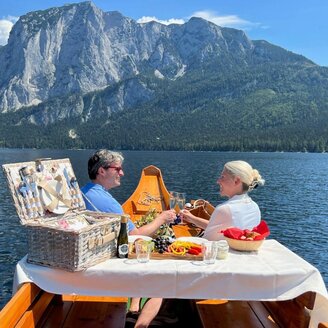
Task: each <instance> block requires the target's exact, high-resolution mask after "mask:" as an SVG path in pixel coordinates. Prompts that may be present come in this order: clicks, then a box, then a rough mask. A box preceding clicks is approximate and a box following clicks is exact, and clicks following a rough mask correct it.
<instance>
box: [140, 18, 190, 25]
mask: <svg viewBox="0 0 328 328" xmlns="http://www.w3.org/2000/svg"><path fill="white" fill-rule="evenodd" d="M152 21H155V22H158V23H161V24H164V25H170V24H184V23H185V21H184V20H183V19H180V18H170V19H166V20H162V19H158V18H156V17H154V16H152V17H151V16H143V17H141V18H139V19H138V20H137V23H148V22H152Z"/></svg>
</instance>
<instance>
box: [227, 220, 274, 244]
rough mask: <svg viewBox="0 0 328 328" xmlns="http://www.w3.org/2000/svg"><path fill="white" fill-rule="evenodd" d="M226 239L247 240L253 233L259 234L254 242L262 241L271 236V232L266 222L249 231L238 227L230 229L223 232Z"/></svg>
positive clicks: (254, 238)
mask: <svg viewBox="0 0 328 328" xmlns="http://www.w3.org/2000/svg"><path fill="white" fill-rule="evenodd" d="M221 232H222V233H223V235H224V236H225V237H228V238H232V239H245V237H246V236H247V235H249V234H250V233H251V232H257V233H259V235H257V236H254V237H253V240H262V239H264V238H266V237H267V236H269V235H270V230H269V227H268V225H267V224H266V222H265V221H264V220H262V221H261V222H260V224H259V225H258V226H256V227H255V228H253V229H252V230H249V229H244V230H243V229H239V228H236V227H232V228H228V229H225V230H222V231H221Z"/></svg>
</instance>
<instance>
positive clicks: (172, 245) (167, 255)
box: [128, 236, 203, 261]
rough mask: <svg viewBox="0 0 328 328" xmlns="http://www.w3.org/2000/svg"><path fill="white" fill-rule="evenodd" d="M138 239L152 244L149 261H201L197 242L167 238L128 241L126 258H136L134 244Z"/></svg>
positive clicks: (200, 251) (200, 249)
mask: <svg viewBox="0 0 328 328" xmlns="http://www.w3.org/2000/svg"><path fill="white" fill-rule="evenodd" d="M139 239H145V240H147V241H148V243H151V244H152V252H151V254H150V258H151V259H156V260H168V259H174V260H192V261H195V260H196V261H197V260H202V259H203V256H202V245H201V244H200V242H199V241H198V240H197V242H195V241H193V239H192V238H191V239H190V240H188V239H181V240H180V239H179V238H178V239H173V238H170V237H167V236H159V237H156V238H155V239H151V238H149V237H146V238H143V237H142V236H140V237H139V238H135V239H132V241H131V240H130V241H129V254H128V258H132V259H133V258H136V252H135V246H134V243H135V242H136V241H137V240H139Z"/></svg>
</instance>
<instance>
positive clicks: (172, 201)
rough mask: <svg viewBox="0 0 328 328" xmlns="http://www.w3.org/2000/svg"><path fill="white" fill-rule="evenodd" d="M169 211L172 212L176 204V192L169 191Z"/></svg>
mask: <svg viewBox="0 0 328 328" xmlns="http://www.w3.org/2000/svg"><path fill="white" fill-rule="evenodd" d="M169 193H170V209H171V210H173V209H174V208H175V206H176V204H177V194H178V193H177V192H176V191H170V192H169Z"/></svg>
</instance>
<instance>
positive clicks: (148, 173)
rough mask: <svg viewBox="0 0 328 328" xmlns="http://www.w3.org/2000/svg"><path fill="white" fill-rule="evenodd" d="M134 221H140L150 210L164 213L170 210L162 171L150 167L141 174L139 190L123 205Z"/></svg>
mask: <svg viewBox="0 0 328 328" xmlns="http://www.w3.org/2000/svg"><path fill="white" fill-rule="evenodd" d="M122 207H123V210H124V212H125V213H128V214H129V215H130V216H131V220H132V221H136V220H138V219H139V218H140V217H142V216H143V215H145V214H146V213H147V212H148V211H149V210H150V209H153V208H155V209H156V211H157V212H159V213H160V212H162V211H164V210H167V209H169V208H170V205H169V192H168V190H167V189H166V186H165V184H164V180H163V176H162V173H161V170H160V169H159V168H157V167H156V166H153V165H150V166H147V167H146V168H144V169H143V170H142V172H141V177H140V180H139V183H138V186H137V188H136V189H135V191H134V192H133V193H132V195H131V196H130V197H129V198H128V199H127V200H126V201H125V202H124V204H123V205H122Z"/></svg>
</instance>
